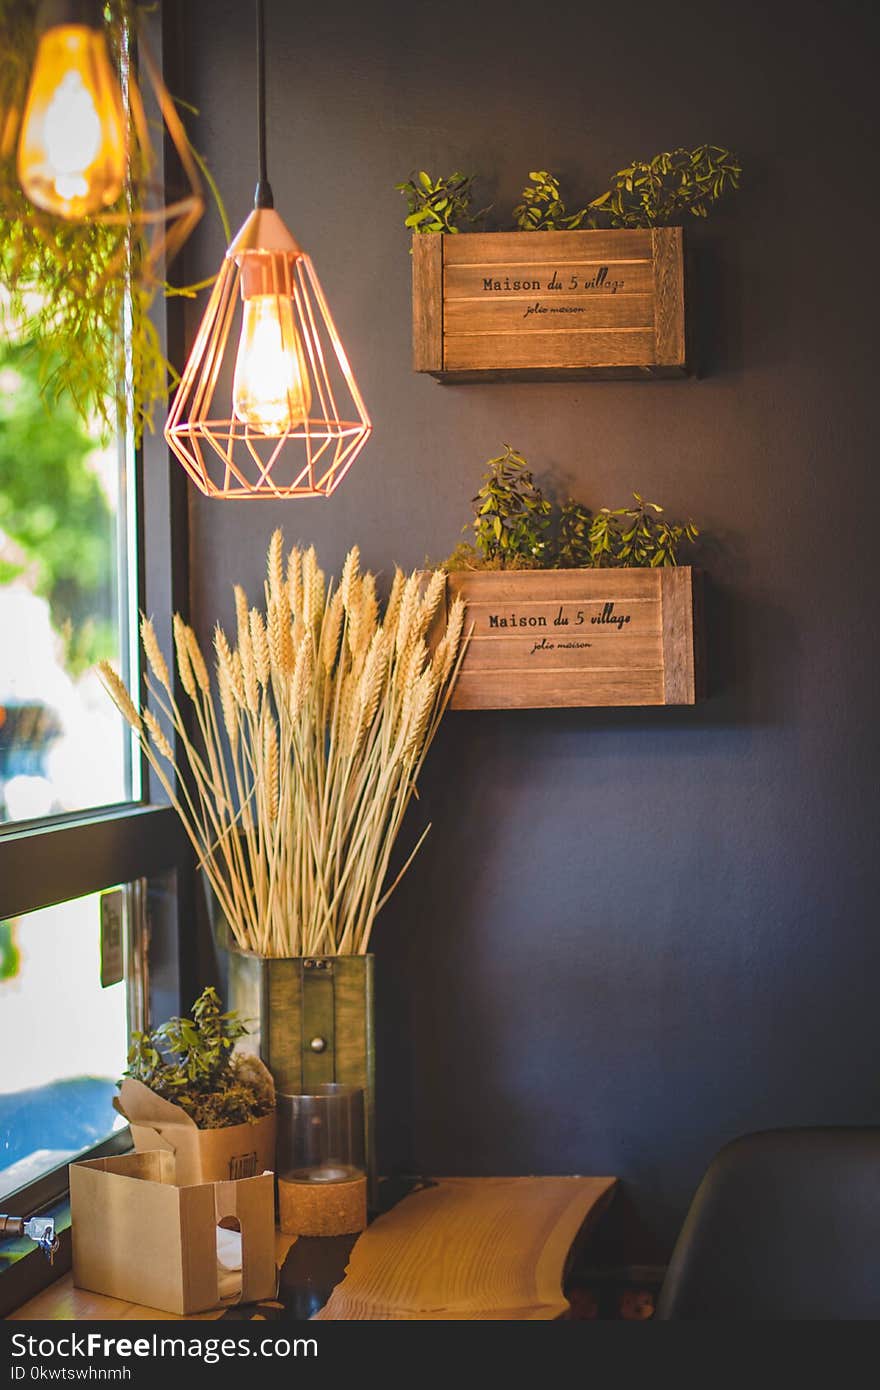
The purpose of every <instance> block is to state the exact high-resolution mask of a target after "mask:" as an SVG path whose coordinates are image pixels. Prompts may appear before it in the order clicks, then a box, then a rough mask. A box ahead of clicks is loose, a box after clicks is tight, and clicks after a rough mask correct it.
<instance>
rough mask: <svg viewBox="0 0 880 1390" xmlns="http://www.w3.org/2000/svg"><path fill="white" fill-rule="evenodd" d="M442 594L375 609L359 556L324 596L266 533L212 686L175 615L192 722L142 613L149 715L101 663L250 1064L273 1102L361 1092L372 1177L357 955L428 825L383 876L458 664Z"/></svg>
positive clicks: (365, 992) (300, 556) (408, 585)
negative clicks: (218, 956) (261, 1070)
mask: <svg viewBox="0 0 880 1390" xmlns="http://www.w3.org/2000/svg"><path fill="white" fill-rule="evenodd" d="M444 593H445V575H444V573H443V571H442V570H438V571H436V572H435V573H433V574H431V575H430V576H424V575H423V574H421V573H418V572H417V573H414V574H411V575H410V576H409V577H407V576H406V575H404V574H403V572H402V571H401V570H399V569H397V570H396V571H395V574H394V579H393V582H392V584H391V591H390V594H389V597H388V600H387V603H386V604H385V605H384V609H383V607H382V605H381V604H380V602H379V597H378V594H377V590H376V581H375V578H374V576H373V575H372V574H367V573H361V571H360V565H359V554H358V550H357V548H356V547H355V548H354V549H352V550H351V551H350V552H349V555H348V557H347V559H346V561H345V565H344V566H343V569H342V574H341V578H340V581H339V584H338V586H336V587H334V585H333V584H332V582H331V583H329V584H328V583H327V581H326V579H325V575H324V573H323V571H322V570H321V569H320V568H319V566H318V562H317V558H316V555H315V551H314V549H309V550H307V551H305V552H302V551H301V550H299V549H293V550H292V551H291V552H290V554H289V555H287V556H285V555H284V550H283V538H282V534H281V532H280V531H276V532H275V533H274V535H273V536H272V540H271V543H270V546H269V553H268V573H267V582H266V586H265V602H264V604H263V605H262V606H260V607H256V606H251V605H250V603H249V601H248V598H247V596H246V594H245V593H244V590H243V589H242V588H241V587H239V586H236V587H235V603H236V614H237V630H236V633H235V636H234V638H232V639H230V638H228V637H227V635H226V634H225V633H224V632H223V630H222V629H221V628H220V627H218V628H217V629H216V631H215V635H214V652H215V662H214V670H213V672H211V671H209V669H208V664H207V662H206V660H205V657H204V654H203V652H202V649H201V647H200V644H199V642H198V639H197V637H196V634H195V632H194V631H193V630H192V628H191V627H188V626H187V624H186V623H185V622H184V621H183V619H182V618H181V617H180V616H179V615H176V616H175V619H174V637H175V649H176V659H177V660H176V664H177V674H178V677H179V680H180V684H181V686H182V688H183V691H184V692H185V695H186V699H187V701H188V705H189V716H190V717H189V718H187V716H186V714H185V712H184V710H183V709H181V708H180V706H179V705H178V703H177V700H176V698H175V693H174V685H173V682H172V678H171V673H170V672H169V670H168V668H167V666H166V663H165V661H164V659H163V657H162V653H161V651H160V650H159V645H158V643H157V641H156V636H155V632H154V630H153V626H152V623H151V621H150V620H149V619H148V618H144V620H143V622H142V624H141V638H142V642H143V647H144V651H145V654H146V658H147V678H146V685H147V690H148V693H149V697H150V701H151V705H150V706H147V705H145V706H143V707H141V708H138V707H137V706H136V705H135V704H134V703H133V701H132V700H131V698H130V696H129V694H128V691H127V690H126V689H125V687H124V685H123V684H122V682H121V681H120V679H119V677H118V676H117V675H116V673H115V672H114V671H113V670H112V668H111V667H110V666H109V665H107V664H106V663H104V664H103V665H102V666H101V668H100V670H101V676H102V679H103V681H104V683H105V685H106V687H107V689H108V691H109V693H110V695H111V696H112V698H113V699H114V700H115V702H116V704H117V706H118V708H119V709H120V711H121V712H122V714H123V715H124V717H125V718H126V719H127V720H128V722H129V723H130V724H131V726H132V728H133V729H134V730H135V732H136V733H137V735H138V738H139V740H140V744H141V747H142V749H143V751H144V754H145V756H146V757H147V759H148V761H149V763H150V764H151V766H152V767H153V768H154V769H155V770H156V773H157V775H158V776H159V778H160V780H161V782H162V784H163V786H164V787H165V789H166V791H167V793H168V796H169V799H170V801H171V803H172V805H173V806H174V808H175V809H176V811H177V813H178V815H179V816H180V818H181V821H182V823H183V825H184V828H185V829H186V832H187V834H188V835H189V838H190V840H191V842H192V844H193V846H194V848H195V850H196V853H197V856H198V861H199V865H200V866H201V868H202V870H203V872H204V875H205V878H206V879H207V882H208V884H209V886H210V890H211V893H210V898H211V905H212V909H213V914H214V922H215V929H216V933H217V937H218V940H219V942H220V944H221V945H222V946H223V947H224V948H225V949H226V951H227V956H228V967H229V985H228V995H229V999H228V1002H229V1004H230V1006H231V1007H233V1008H235V1009H237V1010H238V1011H239V1012H240V1013H241V1014H242V1015H243V1016H244V1017H246V1018H252V1019H254V1020H256V1028H255V1032H256V1038H257V1039H258V1046H259V1052H260V1056H261V1057H262V1058H263V1060H264V1061H265V1062H266V1064H267V1066H268V1067H269V1069H270V1071H271V1072H272V1075H273V1077H274V1079H275V1084H276V1086H277V1087H278V1088H279V1089H281V1090H284V1091H288V1092H301V1091H307V1090H308V1089H309V1088H310V1087H311V1086H314V1085H318V1084H321V1083H323V1082H334V1081H335V1082H340V1083H343V1084H347V1085H352V1086H359V1087H362V1088H363V1089H364V1091H365V1109H366V1129H367V1158H368V1164H371V1163H372V1160H373V1148H372V1139H373V1093H374V1055H373V1018H372V1000H373V958H372V956H371V955H370V954H369V944H370V937H371V933H372V930H373V925H374V922H375V920H376V917H377V915H378V913H379V912H380V911H381V909H382V907H383V906H384V904H385V903H386V902H387V901H388V898H389V897H390V896H391V894H392V893H393V892H394V889H395V888H396V886H397V884H398V883H399V882H400V880H401V879H402V877H403V875H404V874H405V873H406V871H407V869H408V868H409V866H410V864H411V863H412V861H413V859H414V857H415V855H416V853H417V852H418V850H419V848H420V846H421V844H422V843H423V841H424V839H425V836H426V835H427V833H428V830H429V829H430V826H428V827H426V828H425V830H424V831H423V832H422V833H421V835H420V836H419V838H418V840H417V842H416V844H415V846H414V848H413V849H412V850H411V852H410V854H409V855H408V857H407V858H406V859H405V861H404V863H403V866H402V867H401V868H400V869H399V871H397V872H395V873H393V874H392V873H390V871H389V870H390V864H391V854H392V850H393V849H394V847H395V844H396V842H397V837H398V834H399V831H400V828H401V825H402V823H403V818H404V814H405V812H406V810H407V807H408V806H409V804H410V801H411V799H412V797H413V795H414V793H415V789H416V784H417V781H418V776H419V773H420V772H421V769H422V766H423V764H424V760H425V757H426V756H427V753H428V749H429V748H430V746H431V743H432V742H433V739H434V736H435V735H436V732H437V729H438V727H439V724H440V721H441V719H442V717H443V713H444V711H445V710H446V707H447V705H448V703H449V699H450V696H451V693H452V689H453V685H454V682H455V679H456V675H457V673H458V667H459V663H460V658H461V652H462V646H463V641H462V628H463V621H464V603H463V601H461V600H459V601H454V602H453V603H452V604H451V606H450V607H449V609H448V612H447V613H446V614H445V617H441V610H442V607H443V602H444ZM438 623H439V626H440V631H439V632H438V631H437V627H438ZM429 631H430V633H431V635H432V638H436V640H435V641H434V644H433V646H432V648H431V649H429V646H428V642H427V641H426V638H427V635H428V633H429ZM191 728H192V731H193V732H192V733H191ZM172 735H174V736H176V738H177V740H178V747H179V750H180V752H179V755H178V756H177V757H176V756H175V751H174V748H173V746H172V743H171V738H170V736H172ZM372 1172H374V1169H372V1168H371V1173H372Z"/></svg>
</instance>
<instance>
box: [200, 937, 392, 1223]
mask: <svg viewBox="0 0 880 1390" xmlns="http://www.w3.org/2000/svg"><path fill="white" fill-rule="evenodd" d="M212 915H213V914H212ZM213 928H214V937H215V941H216V943H217V945H218V947H219V948H220V949H221V950H222V951H223V952H224V954H225V955H226V959H227V966H228V977H227V1008H229V1009H234V1010H235V1011H236V1012H237V1013H238V1015H239V1017H240V1018H242V1019H243V1020H244V1021H245V1022H246V1023H247V1025H248V1028H249V1030H250V1031H249V1034H248V1036H247V1037H246V1038H243V1039H242V1041H241V1044H240V1046H242V1047H244V1048H246V1049H247V1050H248V1051H251V1052H254V1053H255V1054H256V1055H257V1056H258V1057H260V1059H261V1060H262V1061H263V1062H265V1064H266V1066H267V1067H268V1068H269V1071H270V1072H271V1073H272V1077H273V1079H274V1081H275V1087H276V1090H278V1091H283V1092H285V1093H287V1094H289V1095H295V1094H308V1093H309V1092H310V1091H312V1090H314V1088H315V1087H317V1086H320V1085H322V1084H324V1083H325V1082H333V1081H335V1082H337V1083H339V1084H341V1085H344V1086H358V1087H360V1088H361V1090H362V1091H363V1093H364V1147H365V1154H366V1164H367V1177H368V1182H369V1190H370V1197H371V1203H372V1205H375V1199H376V1183H377V1178H376V1137H375V1118H376V1115H375V1109H376V1106H375V1095H376V1046H375V1033H374V1002H373V957H372V955H365V956H259V955H255V954H254V953H253V952H251V951H242V950H241V949H240V948H239V947H238V946H237V945H236V943H235V940H234V938H233V936H232V934H231V932H230V931H229V928H228V926H227V925H226V923H225V921H223V920H222V918H221V919H220V920H218V918H217V916H214V921H213Z"/></svg>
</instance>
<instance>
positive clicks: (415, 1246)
mask: <svg viewBox="0 0 880 1390" xmlns="http://www.w3.org/2000/svg"><path fill="white" fill-rule="evenodd" d="M615 1185H616V1179H614V1178H582V1177H550V1178H545V1177H539V1178H531V1177H530V1178H443V1179H441V1180H439V1181H438V1182H437V1183H435V1184H434V1185H432V1186H430V1187H427V1188H425V1189H424V1190H422V1191H417V1192H413V1193H412V1194H411V1195H410V1196H408V1197H406V1198H404V1200H403V1201H401V1202H399V1203H398V1204H397V1205H396V1206H394V1207H393V1208H392V1209H391V1210H390V1211H388V1212H386V1214H385V1215H383V1216H380V1217H378V1218H377V1220H375V1221H374V1222H373V1223H372V1224H371V1225H370V1226H369V1227H368V1228H367V1230H366V1231H365V1232H364V1233H363V1235H361V1236H360V1237H359V1238H358V1239H357V1241H356V1243H355V1245H354V1248H353V1250H351V1252H350V1257H349V1254H348V1246H346V1247H345V1255H344V1256H343V1257H342V1259H341V1260H340V1262H339V1268H338V1276H334V1278H335V1277H338V1278H339V1279H341V1282H340V1283H338V1284H337V1286H336V1287H335V1288H334V1289H333V1291H332V1293H331V1294H330V1297H329V1301H328V1302H327V1303H326V1305H325V1306H324V1307H323V1308H322V1309H321V1310H320V1312H317V1313H316V1314H315V1316H316V1317H317V1318H318V1319H322V1320H327V1321H329V1320H333V1321H347V1320H383V1321H384V1320H389V1319H391V1320H440V1319H445V1320H468V1321H475V1320H480V1321H483V1320H495V1319H504V1320H534V1319H552V1318H558V1317H562V1316H564V1314H565V1313H566V1312H567V1311H568V1302H567V1300H566V1298H565V1295H564V1293H563V1280H564V1277H565V1272H566V1268H567V1266H568V1263H569V1260H570V1257H571V1255H572V1253H573V1252H574V1251H575V1250H576V1249H577V1248H578V1247H579V1246H580V1245H581V1244H582V1243H583V1241H584V1240H585V1238H586V1236H587V1235H588V1233H589V1231H590V1229H591V1228H592V1226H593V1224H594V1223H595V1221H596V1220H597V1219H598V1217H599V1216H600V1215H601V1213H602V1211H604V1209H605V1207H606V1206H607V1204H608V1202H609V1201H610V1199H611V1195H612V1192H613V1190H614V1187H615ZM301 1244H302V1245H303V1247H305V1246H306V1245H314V1244H321V1242H307V1241H302V1242H301ZM325 1244H327V1245H329V1244H330V1242H325ZM343 1244H344V1242H343ZM294 1245H296V1238H295V1237H293V1236H286V1235H281V1234H280V1233H278V1236H277V1246H276V1258H277V1261H278V1264H279V1266H281V1265H283V1264H284V1263H285V1260H287V1257H288V1254H289V1253H290V1252H291V1247H293V1246H294ZM299 1253H300V1252H299V1249H297V1250H296V1254H297V1255H299ZM305 1253H306V1252H305V1249H304V1250H303V1254H305ZM346 1259H348V1264H347V1268H346V1267H345V1260H346ZM288 1267H290V1261H289V1260H288ZM343 1270H344V1271H345V1277H344V1278H343V1277H342V1275H343ZM331 1283H332V1281H331ZM281 1297H282V1299H284V1298H285V1295H284V1277H283V1276H282V1294H281ZM285 1302H287V1300H286V1299H285ZM276 1307H277V1309H278V1310H277V1311H275V1312H274V1313H270V1312H269V1310H268V1309H266V1311H265V1312H263V1313H261V1314H259V1316H274V1317H277V1318H280V1319H283V1318H284V1317H285V1311H284V1309H282V1308H281V1307H280V1305H276ZM309 1311H310V1312H311V1311H312V1309H310V1310H309ZM227 1312H228V1309H226V1308H216V1309H212V1310H211V1311H210V1312H207V1313H199V1314H194V1315H192V1317H193V1318H194V1319H196V1320H198V1321H208V1320H212V1319H217V1318H221V1317H223V1316H224V1314H225V1313H227ZM244 1313H245V1310H244V1309H242V1310H241V1313H239V1316H241V1314H244ZM290 1313H291V1308H289V1309H288V1313H287V1316H288V1317H289V1316H290ZM245 1315H247V1314H245ZM9 1316H10V1318H11V1319H12V1320H17V1321H25V1320H52V1321H55V1320H74V1321H78V1322H79V1321H82V1322H88V1321H126V1320H128V1321H131V1320H134V1321H169V1322H174V1321H179V1320H180V1319H178V1317H177V1315H176V1314H174V1313H164V1312H160V1311H159V1310H158V1309H156V1308H146V1307H142V1306H140V1305H139V1304H135V1303H128V1302H124V1301H122V1300H120V1299H116V1298H107V1297H105V1296H104V1295H102V1294H96V1293H91V1292H89V1291H88V1290H86V1289H78V1288H75V1287H74V1284H73V1276H72V1275H71V1274H66V1275H64V1276H63V1277H62V1278H61V1279H59V1280H58V1281H57V1282H56V1283H54V1284H52V1285H50V1287H49V1288H47V1289H44V1290H43V1292H42V1293H39V1294H37V1295H36V1296H35V1297H34V1298H32V1299H30V1300H29V1301H28V1302H27V1303H25V1304H23V1305H22V1307H21V1308H19V1309H17V1310H16V1312H14V1313H11V1314H10V1315H9ZM293 1316H294V1317H296V1316H297V1314H296V1313H294V1314H293ZM300 1316H301V1314H300Z"/></svg>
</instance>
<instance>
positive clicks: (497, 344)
mask: <svg viewBox="0 0 880 1390" xmlns="http://www.w3.org/2000/svg"><path fill="white" fill-rule="evenodd" d="M741 173H742V169H741V166H740V163H739V160H738V159H737V158H736V156H735V155H733V154H732V153H731V152H730V151H729V150H726V149H723V148H722V147H720V146H718V145H699V146H697V147H696V149H692V150H687V149H675V150H670V151H665V152H663V153H661V154H657V155H655V156H654V157H653V158H652V159H650V160H646V161H636V162H634V163H633V164H631V165H628V166H627V167H626V168H625V169H621V170H620V171H619V172H618V173H617V174H615V175H614V177H613V179H612V180H611V184H610V187H609V188H608V189H607V190H606V191H605V192H604V193H600V194H599V195H598V196H597V197H595V198H593V199H592V200H591V201H590V202H589V203H588V204H587V205H586V206H584V207H582V208H580V209H576V210H574V211H569V210H568V208H567V207H566V204H565V201H564V199H563V194H562V190H561V187H560V183H559V180H558V179H557V178H556V176H555V175H554V174H552V173H550V172H549V171H547V170H539V171H533V172H532V173H530V174H529V183H528V184H527V185H526V187H525V188H524V190H523V193H522V196H521V201H520V202H519V203H518V204H517V206H516V207H515V208H514V210H513V220H514V224H515V227H516V229H517V230H516V231H494V232H487V231H476V230H473V228H474V227H475V225H476V224H477V223H479V222H480V221H481V220H482V219H483V218H484V216H485V214H486V213H487V212H488V211H489V209H484V211H483V212H482V213H477V214H473V215H472V214H471V211H470V205H471V200H472V196H473V194H472V189H473V183H474V178H475V176H474V175H465V174H461V173H456V174H453V175H452V176H451V177H450V178H449V179H444V178H439V179H437V178H432V177H431V175H430V174H428V173H427V171H425V170H422V171H420V172H419V173H418V175H416V176H414V177H413V178H411V179H409V180H408V181H407V182H405V183H402V184H398V185H397V188H398V189H399V190H400V191H401V192H402V193H403V194H404V196H405V197H406V199H407V207H408V215H407V217H406V226H407V227H408V228H410V229H411V230H412V232H413V242H412V259H413V367H414V370H415V371H417V372H430V373H431V374H432V375H434V376H435V377H437V379H438V380H440V381H446V382H467V381H486V380H499V379H504V380H508V379H539V380H540V379H552V380H564V379H572V378H575V379H579V378H585V377H602V376H630V377H646V376H681V375H684V374H685V372H686V370H687V352H686V341H685V336H686V335H685V302H684V243H683V236H682V228H681V223H682V222H683V221H684V220H685V219H686V218H690V217H698V218H705V217H706V216H707V215H708V213H709V211H710V209H711V208H712V207H713V206H714V204H715V203H716V202H717V201H718V200H719V199H720V198H721V197H723V196H724V195H725V194H726V193H727V192H728V191H729V190H731V189H736V188H738V187H739V182H740V177H741ZM536 232H537V233H540V236H534V235H533V234H534V233H536Z"/></svg>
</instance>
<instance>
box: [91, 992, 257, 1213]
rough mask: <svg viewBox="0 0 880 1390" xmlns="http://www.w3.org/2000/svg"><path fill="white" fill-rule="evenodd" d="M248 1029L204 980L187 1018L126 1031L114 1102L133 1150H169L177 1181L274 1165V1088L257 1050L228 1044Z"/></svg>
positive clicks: (222, 1177)
mask: <svg viewBox="0 0 880 1390" xmlns="http://www.w3.org/2000/svg"><path fill="white" fill-rule="evenodd" d="M247 1033H248V1029H247V1027H246V1026H245V1024H244V1023H243V1022H242V1021H241V1020H240V1019H239V1017H238V1015H237V1014H236V1013H235V1012H231V1013H223V1012H222V1011H221V1005H220V999H219V997H218V995H217V991H216V990H215V989H213V988H211V987H210V986H208V988H206V989H204V990H203V991H202V993H201V994H200V995H199V997H198V999H197V1000H196V1001H195V1003H194V1004H193V1007H192V1013H191V1016H190V1017H188V1018H171V1019H169V1020H168V1022H167V1023H164V1024H162V1026H161V1027H159V1028H156V1029H154V1030H153V1031H151V1032H149V1033H135V1034H134V1035H133V1036H132V1041H131V1047H130V1048H129V1053H128V1067H127V1069H126V1071H125V1074H124V1076H123V1078H122V1080H121V1081H120V1082H119V1089H120V1094H119V1097H118V1099H116V1100H114V1105H115V1106H116V1109H117V1110H118V1111H119V1113H120V1114H121V1115H124V1116H125V1118H126V1119H127V1120H128V1121H129V1124H130V1126H131V1133H132V1138H133V1139H134V1144H135V1148H136V1149H138V1150H139V1151H149V1150H152V1149H170V1150H172V1151H173V1152H174V1154H175V1160H176V1164H175V1167H176V1181H177V1184H178V1186H180V1187H186V1186H189V1185H190V1184H192V1183H202V1182H222V1181H226V1180H228V1179H233V1178H250V1177H257V1176H259V1174H260V1173H263V1172H265V1171H266V1170H267V1169H272V1170H274V1167H275V1088H274V1085H273V1083H272V1077H271V1075H270V1074H269V1072H268V1071H267V1070H266V1068H265V1067H264V1066H263V1064H262V1062H261V1061H260V1060H259V1059H258V1058H257V1057H254V1056H251V1055H249V1054H248V1053H246V1052H242V1051H237V1050H235V1045H236V1043H237V1042H238V1041H239V1040H240V1039H243V1038H245V1037H246V1036H247Z"/></svg>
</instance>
